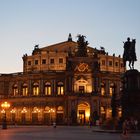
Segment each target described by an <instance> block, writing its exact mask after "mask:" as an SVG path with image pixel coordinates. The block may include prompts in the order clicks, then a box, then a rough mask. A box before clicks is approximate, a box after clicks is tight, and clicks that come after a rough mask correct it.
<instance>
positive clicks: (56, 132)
mask: <svg viewBox="0 0 140 140" xmlns="http://www.w3.org/2000/svg"><path fill="white" fill-rule="evenodd" d="M92 130H93V128H89V127H87V126H57V128H53V127H52V126H16V127H9V128H8V129H6V130H2V129H0V140H122V138H121V137H120V134H116V133H115V134H114V133H113V134H112V133H100V132H93V131H92ZM131 140H140V134H131Z"/></svg>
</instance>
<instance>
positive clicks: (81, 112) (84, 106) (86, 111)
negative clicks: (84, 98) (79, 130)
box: [77, 102, 90, 124]
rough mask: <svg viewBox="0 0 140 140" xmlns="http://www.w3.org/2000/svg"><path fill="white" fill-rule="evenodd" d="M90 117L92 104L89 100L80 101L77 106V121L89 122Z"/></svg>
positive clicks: (80, 122)
mask: <svg viewBox="0 0 140 140" xmlns="http://www.w3.org/2000/svg"><path fill="white" fill-rule="evenodd" d="M89 119H90V105H89V103H88V102H80V103H79V104H78V106H77V121H78V123H79V124H87V123H89Z"/></svg>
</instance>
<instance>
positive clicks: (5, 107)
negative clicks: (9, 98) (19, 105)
mask: <svg viewBox="0 0 140 140" xmlns="http://www.w3.org/2000/svg"><path fill="white" fill-rule="evenodd" d="M1 107H2V109H3V112H2V113H4V114H3V121H2V129H7V122H6V109H8V108H9V107H10V104H9V103H8V102H3V103H2V104H1Z"/></svg>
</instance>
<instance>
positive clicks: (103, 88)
mask: <svg viewBox="0 0 140 140" xmlns="http://www.w3.org/2000/svg"><path fill="white" fill-rule="evenodd" d="M101 95H102V96H104V95H105V87H101Z"/></svg>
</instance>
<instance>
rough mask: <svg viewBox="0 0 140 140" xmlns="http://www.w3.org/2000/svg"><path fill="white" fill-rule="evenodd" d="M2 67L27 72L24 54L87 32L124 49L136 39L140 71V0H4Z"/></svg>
mask: <svg viewBox="0 0 140 140" xmlns="http://www.w3.org/2000/svg"><path fill="white" fill-rule="evenodd" d="M0 21H1V22H0V73H14V72H22V71H23V66H22V56H23V54H25V53H27V54H28V55H30V54H31V53H32V50H33V48H34V45H36V44H39V47H44V46H47V45H51V44H55V43H59V42H63V41H66V40H67V38H68V34H69V33H71V34H72V37H73V40H74V41H77V38H76V36H77V34H82V35H85V36H86V37H87V38H86V40H87V41H88V42H89V46H91V47H96V48H98V49H99V48H100V46H103V47H104V48H105V50H106V51H107V52H108V53H109V55H112V54H113V53H115V54H116V56H118V55H119V54H120V55H121V56H122V54H123V41H126V39H127V37H130V38H131V39H132V38H135V39H136V52H137V59H138V61H137V62H136V63H135V68H137V69H138V70H139V71H140V0H0Z"/></svg>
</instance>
